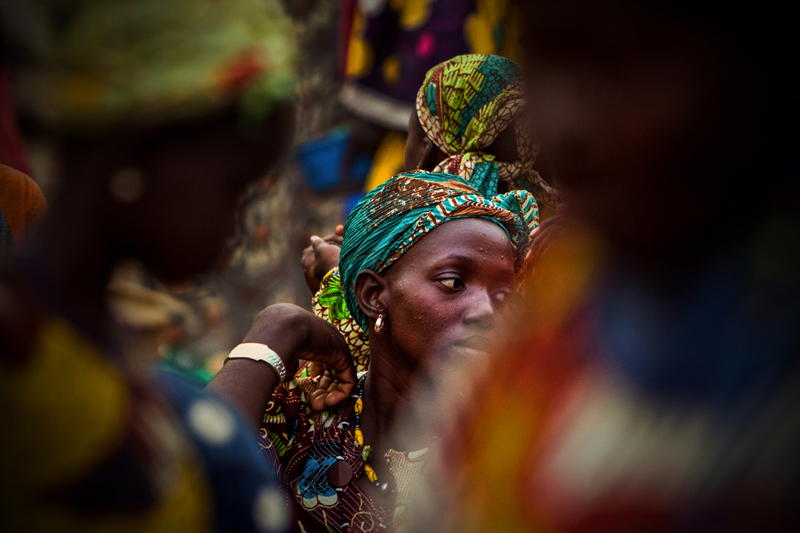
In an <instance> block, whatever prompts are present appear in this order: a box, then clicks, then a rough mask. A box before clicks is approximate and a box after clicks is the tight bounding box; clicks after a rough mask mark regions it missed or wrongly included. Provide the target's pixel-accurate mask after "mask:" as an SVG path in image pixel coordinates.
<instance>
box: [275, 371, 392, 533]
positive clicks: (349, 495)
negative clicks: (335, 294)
mask: <svg viewBox="0 0 800 533" xmlns="http://www.w3.org/2000/svg"><path fill="white" fill-rule="evenodd" d="M362 379H363V376H362ZM315 389H316V383H315V382H314V380H313V379H312V378H298V379H295V380H293V381H291V382H289V383H285V384H283V385H281V386H280V387H279V388H278V389H277V390H276V391H275V393H274V394H273V396H272V400H271V401H270V403H269V406H268V407H267V410H266V412H265V413H264V420H263V423H262V425H261V434H260V443H261V447H262V450H263V452H264V453H265V455H266V456H267V458H268V459H269V460H270V462H272V464H273V465H274V466H275V468H276V469H277V470H278V471H280V473H281V476H282V478H283V481H284V483H285V489H286V491H287V493H288V495H289V499H290V501H292V506H293V507H294V510H295V513H296V517H297V521H298V523H299V525H300V527H301V530H302V531H307V532H312V531H322V532H328V531H345V530H346V529H347V528H348V527H349V528H351V530H352V531H390V530H392V529H393V528H392V516H390V515H389V514H387V512H386V511H384V510H383V509H382V508H381V507H380V506H378V505H376V504H375V502H373V501H372V499H371V498H370V497H369V496H367V495H366V494H365V493H364V492H363V491H362V490H361V488H360V487H359V486H358V485H356V483H355V481H356V480H357V479H358V478H359V476H361V474H362V473H363V472H364V465H365V464H366V459H365V451H364V448H365V447H364V446H362V445H359V444H358V443H357V442H356V440H355V438H354V436H353V434H352V433H351V432H350V431H349V430H348V427H349V426H350V424H351V423H352V422H353V420H354V417H355V414H354V409H355V401H354V400H353V399H351V400H349V401H346V402H344V403H342V404H340V405H337V406H335V407H333V408H331V409H329V410H326V411H323V412H315V411H313V410H312V409H311V407H310V406H309V404H308V396H309V395H310V394H311V393H312V392H313V391H314V390H315ZM337 457H342V458H344V459H345V460H346V461H347V463H348V464H349V465H350V467H351V468H352V470H353V477H352V481H351V482H350V483H349V484H347V486H345V487H343V488H342V489H341V490H337V489H335V488H334V487H333V486H332V485H331V484H330V482H329V481H328V476H327V472H328V468H329V467H330V466H331V465H332V464H333V463H335V462H336V460H337V459H336V458H337Z"/></svg>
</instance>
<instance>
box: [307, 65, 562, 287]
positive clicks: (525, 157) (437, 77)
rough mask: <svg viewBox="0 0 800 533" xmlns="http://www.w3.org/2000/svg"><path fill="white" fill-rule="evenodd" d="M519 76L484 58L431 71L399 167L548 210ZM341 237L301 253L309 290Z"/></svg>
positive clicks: (551, 197) (332, 260) (515, 68)
mask: <svg viewBox="0 0 800 533" xmlns="http://www.w3.org/2000/svg"><path fill="white" fill-rule="evenodd" d="M521 74H522V73H521V67H520V66H519V65H518V64H517V63H515V62H513V61H511V60H509V59H506V58H504V57H500V56H495V55H484V54H467V55H460V56H456V57H454V58H452V59H450V60H448V61H445V62H443V63H441V64H439V65H436V66H435V67H433V68H432V69H430V70H429V71H428V72H427V74H426V75H425V81H424V82H423V84H422V86H421V87H420V88H419V90H418V91H417V97H416V109H415V110H414V111H413V112H412V113H411V115H410V116H409V118H408V138H407V140H406V144H405V156H404V163H403V166H404V170H405V171H406V172H410V171H412V170H424V171H428V172H446V173H448V174H455V175H457V176H460V177H461V178H462V179H464V180H465V181H466V182H468V183H469V184H470V185H471V186H472V187H474V188H476V189H478V190H479V191H480V193H481V194H483V195H484V196H494V195H495V194H497V193H498V192H506V191H509V190H516V189H522V190H527V191H529V192H531V193H532V194H533V195H534V197H535V198H536V200H537V202H538V203H539V205H543V206H545V207H546V208H547V209H549V210H551V211H552V210H555V208H556V207H557V206H558V205H559V204H560V202H561V198H560V196H559V194H558V192H557V191H556V190H555V189H553V188H552V187H550V186H549V185H548V184H547V182H546V181H545V180H544V179H542V177H541V176H540V175H539V173H538V172H537V171H536V170H534V168H533V165H534V162H535V161H536V159H537V156H538V153H539V147H538V144H537V143H535V142H534V141H533V140H532V138H531V133H530V131H529V127H528V126H527V122H524V121H523V116H524V114H523V113H522V110H523V109H524V107H525V104H526V101H527V99H526V97H525V94H524V91H523V85H522V79H521ZM540 165H541V162H540ZM540 165H539V166H540ZM384 179H385V178H384ZM340 237H341V232H340V231H338V228H337V232H336V234H335V235H331V236H329V237H325V238H324V239H319V238H318V237H312V238H311V243H312V246H309V247H308V248H306V249H305V250H304V251H303V261H302V264H303V270H304V272H305V276H306V282H307V284H308V286H309V288H310V289H311V292H313V293H316V292H317V291H318V290H319V286H320V282H321V281H322V278H323V277H324V276H325V275H326V274H327V273H328V272H329V271H330V270H331V269H332V268H333V267H335V266H336V264H337V262H338V253H337V250H336V249H335V248H334V247H331V246H325V244H341V239H340Z"/></svg>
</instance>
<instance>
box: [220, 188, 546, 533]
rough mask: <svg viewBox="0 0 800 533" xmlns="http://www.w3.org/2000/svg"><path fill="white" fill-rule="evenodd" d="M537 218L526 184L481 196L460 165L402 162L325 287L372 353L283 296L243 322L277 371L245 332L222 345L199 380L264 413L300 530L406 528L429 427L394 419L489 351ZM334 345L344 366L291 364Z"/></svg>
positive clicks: (372, 199)
mask: <svg viewBox="0 0 800 533" xmlns="http://www.w3.org/2000/svg"><path fill="white" fill-rule="evenodd" d="M537 222H538V209H537V208H536V201H535V200H534V199H533V196H531V195H530V194H529V193H528V192H526V191H512V192H509V193H506V194H504V195H500V196H495V197H493V198H486V197H484V196H482V195H481V194H480V193H479V192H478V191H477V190H476V189H473V188H472V187H470V186H469V185H468V184H467V183H466V182H465V181H464V180H462V179H461V178H459V177H457V176H452V175H449V174H440V173H415V172H409V173H403V174H399V175H398V176H395V177H393V178H392V179H390V180H389V181H387V182H386V183H384V184H383V185H381V186H379V187H378V188H376V189H375V190H374V191H372V192H370V193H369V194H368V195H367V196H366V197H365V198H364V199H362V200H361V202H359V204H358V205H357V206H356V207H355V208H354V209H353V211H352V212H351V214H350V216H349V217H348V219H347V223H346V225H345V230H344V241H343V243H342V261H341V269H342V273H343V275H342V282H341V284H339V285H338V286H337V287H330V288H329V290H328V292H327V294H326V297H328V298H329V299H330V300H331V301H332V302H333V301H335V303H333V304H331V310H332V311H331V312H332V313H337V314H339V315H342V316H349V315H350V313H352V316H353V320H354V321H355V322H356V323H357V324H358V326H359V327H360V328H361V329H362V330H363V331H368V332H369V339H368V344H369V352H370V353H369V354H368V360H367V359H364V358H362V357H360V351H359V350H360V348H361V346H354V345H353V342H354V341H357V339H355V338H354V336H353V335H350V334H349V333H350V332H348V331H345V330H343V329H341V328H334V327H333V326H332V325H331V324H330V323H329V322H327V321H325V320H322V319H321V318H319V317H317V316H314V314H312V313H309V312H308V311H304V310H301V309H299V308H296V307H293V306H287V305H281V306H273V307H269V308H267V309H266V310H265V311H264V312H263V316H261V317H259V320H258V321H257V323H256V324H254V326H253V329H252V330H251V333H252V334H253V335H254V336H257V337H258V338H261V339H265V340H266V343H267V344H269V346H270V348H271V350H270V351H272V350H274V353H275V356H276V357H279V359H280V360H282V361H283V365H284V367H285V372H284V377H283V379H282V381H284V382H285V383H283V384H282V385H281V383H280V381H279V380H278V379H276V375H275V373H274V372H272V369H270V368H269V367H268V366H267V365H264V364H263V363H260V364H259V363H254V362H253V361H247V360H244V359H237V358H233V356H234V354H235V353H236V352H237V350H240V349H250V348H249V347H248V346H247V345H242V346H241V347H237V348H236V349H235V350H234V352H232V354H231V355H232V358H231V359H230V360H229V361H228V363H227V364H226V365H225V367H224V368H223V369H222V370H221V371H220V372H219V374H217V376H216V377H215V378H214V379H213V380H212V382H211V384H210V385H209V387H210V388H212V390H216V391H218V392H220V393H221V394H224V395H225V396H227V397H229V398H231V400H232V401H235V402H236V403H237V404H238V405H240V406H241V407H242V410H243V411H244V412H246V413H248V414H249V416H250V418H251V420H253V421H254V422H256V421H257V422H259V423H260V424H261V444H262V446H263V447H264V449H265V450H266V452H268V453H269V454H270V455H271V456H272V457H273V461H275V463H276V464H278V465H280V467H281V469H282V475H283V478H284V482H285V485H286V489H287V490H288V491H289V493H290V495H291V496H290V498H291V500H292V501H293V503H294V508H295V509H296V511H297V517H298V520H299V523H300V529H301V530H302V531H308V532H312V531H321V532H322V531H324V532H328V531H341V532H349V531H353V532H356V531H384V530H386V531H394V530H397V531H413V529H407V527H408V526H407V523H406V517H405V515H404V513H405V510H406V507H407V505H408V504H409V502H410V501H411V500H413V498H414V497H415V492H416V491H415V488H416V487H415V486H416V483H417V482H418V480H419V479H420V478H421V477H422V476H423V475H424V472H425V469H426V465H427V457H428V452H429V451H430V448H431V446H433V445H434V442H435V441H434V437H435V436H436V433H435V432H423V431H416V430H413V429H412V430H408V431H400V432H397V431H396V427H397V425H398V423H399V421H400V420H402V419H404V418H406V417H408V416H411V418H413V414H411V415H410V413H409V409H408V408H409V406H410V405H411V404H412V403H413V402H414V399H415V398H416V397H417V395H418V394H419V393H420V392H421V391H422V390H424V389H425V388H426V387H429V386H430V385H431V384H433V383H437V382H438V381H439V379H440V378H441V376H442V374H441V371H442V368H443V367H445V366H447V365H448V362H449V360H450V359H468V360H475V359H477V360H480V359H482V358H484V357H485V354H486V352H487V351H488V350H489V347H490V346H491V345H492V342H493V339H494V337H495V335H496V334H497V333H498V331H500V329H501V326H502V325H503V324H504V323H505V322H506V321H507V318H508V317H507V313H508V311H509V307H508V305H507V304H508V302H509V300H510V298H511V296H512V294H513V293H514V291H515V288H516V287H517V286H518V282H519V280H520V276H521V275H522V274H523V273H524V265H525V259H524V258H525V253H526V251H527V248H528V241H529V232H530V231H531V229H533V228H534V227H535V226H536V223H537ZM348 309H349V310H351V311H348ZM246 340H247V339H246ZM250 342H252V341H250ZM262 342H264V341H262ZM262 350H264V348H262ZM342 353H344V354H347V355H348V356H349V355H350V354H351V353H352V355H353V361H352V363H351V366H350V367H349V368H348V369H346V370H347V371H346V372H345V373H342V372H338V371H337V372H325V373H324V374H323V375H321V376H319V377H317V378H311V377H300V378H296V377H295V372H296V370H297V367H298V363H297V360H298V359H301V358H302V359H311V360H312V361H319V360H323V361H324V360H325V358H326V357H331V355H335V354H342ZM353 365H354V366H355V367H356V369H358V370H359V372H360V373H359V377H358V379H357V382H355V383H354V382H353V379H354V378H355V373H354V372H353V368H352V366H353ZM343 375H344V379H342V376H343ZM276 387H277V388H276Z"/></svg>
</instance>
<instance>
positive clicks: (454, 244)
mask: <svg viewBox="0 0 800 533" xmlns="http://www.w3.org/2000/svg"><path fill="white" fill-rule="evenodd" d="M406 257H408V258H409V259H413V260H414V261H415V262H423V263H425V264H427V263H429V262H434V261H441V260H444V259H447V258H452V257H463V258H476V259H477V258H481V257H482V258H484V260H485V259H486V258H489V259H491V261H492V262H497V263H503V262H507V263H508V266H509V268H510V269H511V270H512V271H513V268H514V255H513V249H512V246H511V240H510V239H509V237H508V234H507V233H506V231H505V230H504V229H503V228H502V227H500V225H499V224H497V223H495V222H492V221H491V220H486V219H483V218H460V219H455V220H451V221H448V222H445V223H444V224H442V225H441V226H438V227H437V228H435V229H434V230H433V231H431V232H430V233H429V234H428V235H426V236H425V237H423V238H422V239H420V240H419V242H417V243H416V244H415V245H414V246H412V247H411V248H410V249H409V250H408V252H406V254H405V256H404V257H403V258H401V259H400V261H402V259H404V258H406Z"/></svg>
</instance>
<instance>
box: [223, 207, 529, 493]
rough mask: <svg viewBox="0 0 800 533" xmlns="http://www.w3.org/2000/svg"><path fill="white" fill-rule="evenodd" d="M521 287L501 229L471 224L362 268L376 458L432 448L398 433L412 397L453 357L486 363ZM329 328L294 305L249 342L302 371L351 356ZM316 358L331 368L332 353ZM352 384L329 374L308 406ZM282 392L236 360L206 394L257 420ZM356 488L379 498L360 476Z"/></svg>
mask: <svg viewBox="0 0 800 533" xmlns="http://www.w3.org/2000/svg"><path fill="white" fill-rule="evenodd" d="M515 280H516V275H515V272H514V261H513V253H512V248H511V243H510V241H509V240H508V236H507V235H506V233H505V232H504V231H503V229H502V228H500V227H499V226H498V225H496V224H495V223H493V222H490V221H487V220H482V219H475V218H470V219H458V220H454V221H451V222H447V223H446V224H443V225H442V226H440V227H438V228H436V229H435V230H433V231H432V232H431V233H430V234H428V235H426V236H425V237H424V238H423V239H421V240H420V241H419V242H418V243H416V244H415V245H414V246H413V247H412V248H411V249H410V250H409V251H408V252H407V253H406V254H405V255H404V256H403V257H402V258H400V259H399V260H398V261H396V262H395V263H394V264H393V265H391V266H390V267H389V268H388V269H387V270H385V271H384V272H382V273H380V274H378V273H375V272H373V271H371V270H364V271H362V272H361V273H360V274H359V275H358V277H357V278H356V283H355V293H356V299H357V300H358V305H359V307H360V308H361V310H362V311H363V312H364V314H365V315H366V316H367V319H368V322H369V331H370V354H371V360H370V371H369V374H368V377H367V380H366V384H365V387H364V413H363V415H362V424H361V429H362V431H363V433H364V439H365V442H366V443H368V444H370V445H371V446H372V447H373V449H374V450H375V457H382V456H383V455H384V454H385V453H386V452H387V451H388V450H389V449H397V450H414V449H419V448H422V447H424V446H428V445H429V444H430V437H431V436H430V435H423V434H420V433H419V432H408V431H405V432H401V433H395V432H394V431H393V429H394V427H395V424H396V422H397V420H398V418H399V416H400V413H405V412H411V411H412V409H411V404H412V401H413V398H414V397H415V392H416V391H418V390H419V389H420V388H421V387H425V386H426V384H427V383H428V382H430V381H431V380H432V378H433V377H434V376H437V375H440V373H441V371H442V369H443V368H444V366H446V365H447V364H448V362H449V361H451V360H452V358H453V357H457V358H464V359H468V358H471V357H478V358H484V357H486V356H487V353H488V349H489V346H490V345H491V342H492V338H493V337H494V335H496V334H497V333H498V325H499V324H500V323H502V322H503V317H504V316H505V313H506V303H507V301H508V299H509V297H510V295H511V292H512V290H513V287H514V284H515ZM381 314H382V315H383V317H384V321H385V326H384V327H383V329H382V331H381V332H380V333H378V332H376V331H375V321H376V320H377V318H378V316H379V315H381ZM276 323H282V324H283V325H282V326H279V327H278V326H274V324H276ZM331 329H332V326H330V324H327V323H326V322H325V321H324V320H322V319H319V318H317V317H316V316H314V315H312V314H310V313H307V312H305V311H301V310H298V309H297V308H294V307H293V306H274V307H270V308H268V309H267V310H265V311H264V313H262V315H260V316H259V318H257V319H256V322H255V323H254V324H253V328H252V329H251V333H249V334H248V337H247V338H248V339H250V340H251V341H252V342H262V343H265V344H268V345H269V346H271V347H273V348H274V349H275V350H276V352H278V353H279V355H280V356H281V358H282V359H283V360H284V362H285V364H286V365H287V369H288V370H289V372H291V371H292V370H293V369H296V362H295V363H294V364H293V365H294V366H290V364H292V361H296V359H297V358H298V357H304V355H302V354H307V353H309V352H308V351H309V350H312V349H314V350H316V349H319V350H321V351H323V352H324V351H327V352H328V353H331V352H335V353H338V352H342V351H343V350H346V347H345V346H343V345H342V343H343V341H341V337H339V341H334V340H333V339H332V337H330V331H331ZM278 346H280V347H281V349H278V348H277V347H278ZM282 350H289V351H284V352H283V353H281V351H282ZM291 350H294V352H291ZM290 352H291V353H290ZM315 357H316V359H317V360H318V361H328V360H329V359H326V358H327V357H330V356H328V355H319V354H318V355H316V356H315ZM330 361H331V363H330V364H329V366H330V367H334V366H335V365H334V364H333V363H332V361H338V357H336V356H334V357H331V358H330ZM354 377H355V375H354V373H353V371H352V367H348V368H345V367H343V366H341V365H340V366H338V367H335V368H331V369H328V370H326V371H325V374H324V376H323V378H322V379H321V387H320V388H321V389H322V390H320V391H317V393H315V396H313V397H312V399H311V404H312V407H313V408H314V409H321V408H324V407H325V406H330V405H333V404H335V403H337V402H339V401H341V400H343V399H345V398H346V396H347V395H348V394H350V392H351V391H352V383H353V381H354ZM276 385H277V378H275V372H274V371H272V370H271V369H270V368H269V367H268V366H267V365H263V364H261V365H260V368H259V363H254V362H252V361H239V360H232V361H229V362H228V364H227V365H225V367H224V368H223V370H222V371H221V372H220V373H219V374H217V377H215V378H214V380H212V382H211V384H210V385H209V387H210V388H212V389H214V390H216V391H217V392H218V393H220V394H223V395H226V396H227V397H228V398H230V399H231V400H233V401H235V402H236V403H238V404H239V405H240V406H241V407H242V408H243V410H244V411H245V412H247V413H248V414H249V415H250V417H251V420H253V422H254V423H260V421H261V417H262V416H263V412H264V409H265V408H266V406H267V404H268V402H269V399H270V395H271V394H272V391H273V390H274V388H275V386H276ZM371 465H372V466H373V468H375V469H376V471H377V474H378V478H379V479H384V480H389V479H391V474H390V473H389V471H388V466H387V465H386V463H385V461H373V462H372V463H371ZM358 483H359V485H361V486H362V488H363V489H364V490H365V491H366V492H367V493H368V494H370V495H372V496H374V497H375V499H376V501H379V502H380V501H381V496H380V493H379V492H378V491H377V490H376V489H375V487H374V486H373V485H371V484H370V483H369V482H368V481H367V480H366V478H365V477H364V476H362V478H359V480H358ZM387 505H388V502H387ZM391 505H393V502H392V503H391Z"/></svg>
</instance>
